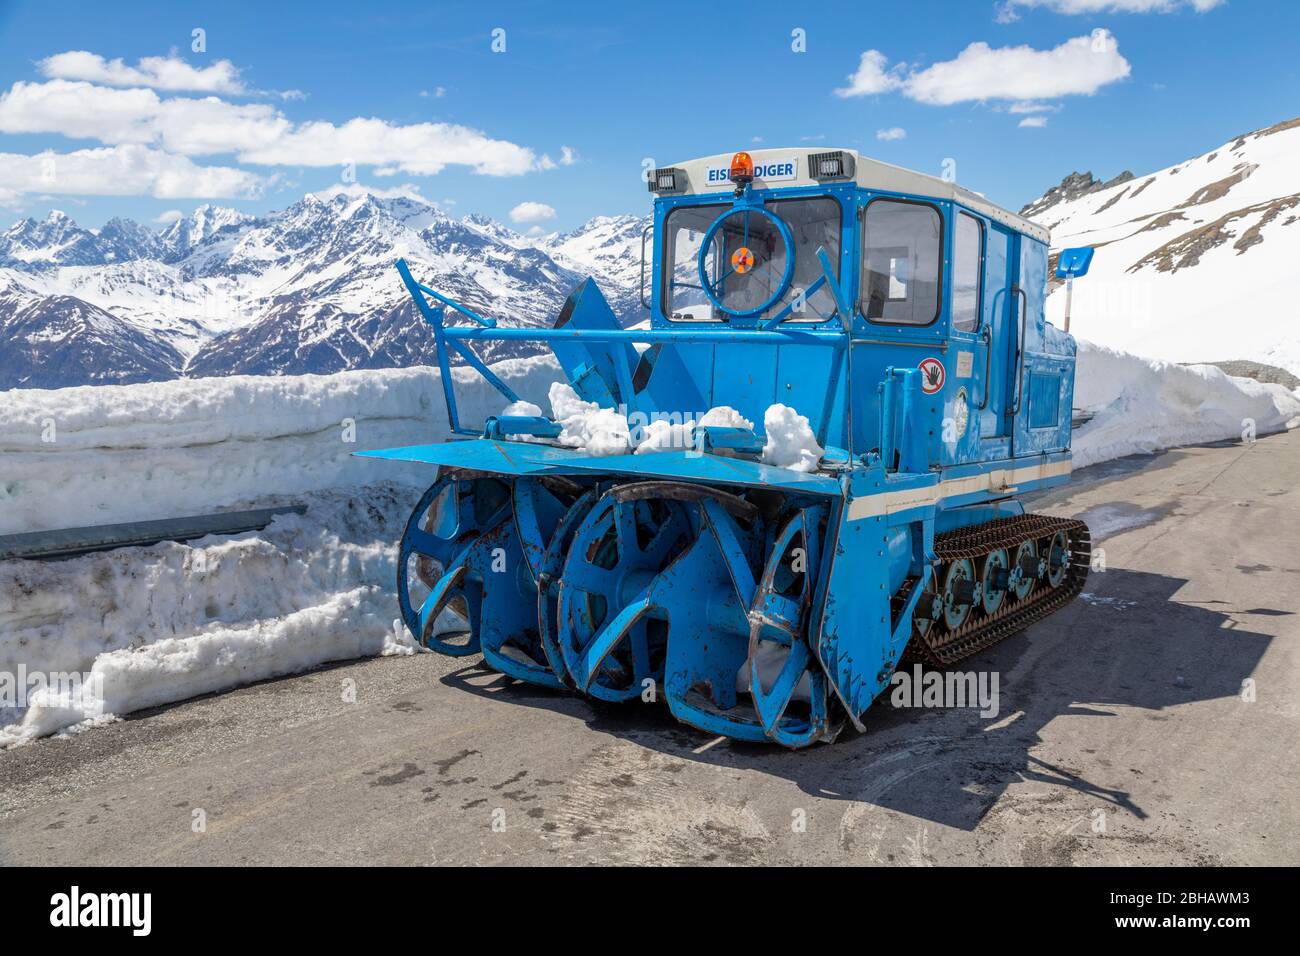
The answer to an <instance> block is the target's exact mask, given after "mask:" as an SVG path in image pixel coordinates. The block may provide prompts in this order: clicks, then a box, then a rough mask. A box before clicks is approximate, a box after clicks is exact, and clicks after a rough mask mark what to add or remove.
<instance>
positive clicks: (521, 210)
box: [510, 202, 555, 223]
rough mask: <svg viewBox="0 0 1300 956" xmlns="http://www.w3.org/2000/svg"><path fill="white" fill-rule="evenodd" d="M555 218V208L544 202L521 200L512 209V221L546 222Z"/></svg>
mask: <svg viewBox="0 0 1300 956" xmlns="http://www.w3.org/2000/svg"><path fill="white" fill-rule="evenodd" d="M554 218H555V209H554V208H553V207H551V206H548V205H546V203H542V202H521V203H520V204H519V205H518V206H516V207H515V208H514V209H511V210H510V221H511V222H519V223H526V222H545V221H546V220H547V219H554Z"/></svg>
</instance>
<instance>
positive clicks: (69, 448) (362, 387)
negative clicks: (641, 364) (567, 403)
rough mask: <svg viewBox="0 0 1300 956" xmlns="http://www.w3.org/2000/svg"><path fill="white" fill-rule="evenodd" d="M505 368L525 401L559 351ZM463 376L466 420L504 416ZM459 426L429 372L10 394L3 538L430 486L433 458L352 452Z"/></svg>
mask: <svg viewBox="0 0 1300 956" xmlns="http://www.w3.org/2000/svg"><path fill="white" fill-rule="evenodd" d="M495 370H496V372H497V374H498V375H499V376H501V378H503V379H504V380H505V381H506V382H508V383H509V384H510V385H511V387H512V388H513V389H514V390H515V391H516V392H517V393H518V394H519V395H520V396H521V397H522V398H523V399H525V400H528V399H533V400H541V399H543V397H544V396H545V395H546V391H547V388H548V387H549V386H550V384H551V383H552V382H554V381H555V379H556V378H557V377H558V376H559V375H560V372H559V368H558V366H557V365H556V364H555V361H554V359H553V358H551V357H550V356H544V357H534V358H527V359H510V360H507V361H504V362H500V363H498V364H497V365H496V366H495ZM453 376H454V378H455V380H456V394H457V398H458V402H457V405H458V408H459V410H460V417H461V421H462V423H463V424H466V425H475V424H480V423H482V422H483V421H484V419H486V418H487V417H488V416H489V415H491V414H495V413H496V412H497V411H498V408H499V405H500V402H501V396H500V394H499V393H498V392H496V391H495V390H494V389H493V388H492V387H491V386H489V385H488V384H487V382H486V381H484V380H483V379H482V378H480V377H479V376H478V374H477V373H476V372H474V371H473V370H472V369H468V368H464V369H456V370H454V371H453ZM447 434H448V432H447V417H446V411H445V409H444V406H443V399H442V387H441V385H440V383H439V377H438V372H437V370H436V369H429V368H415V369H384V370H378V371H358V372H341V373H339V374H337V375H299V376H286V377H261V376H234V377H231V378H206V379H194V380H181V381H171V382H158V383H149V384H143V385H109V386H97V387H96V386H85V387H79V388H63V389H54V390H45V389H30V390H14V391H8V392H5V393H4V400H3V402H0V456H3V461H4V471H3V475H0V534H9V533H13V532H22V531H42V530H47V529H51V528H75V527H81V526H86V525H97V524H112V523H115V522H121V521H140V520H148V519H152V518H166V517H179V516H181V515H192V514H200V513H205V512H208V511H211V510H214V509H221V508H225V507H228V506H230V505H232V504H233V503H235V502H237V501H246V500H249V499H252V498H255V497H257V496H259V495H266V494H268V493H274V494H281V495H293V494H299V493H302V492H307V491H314V490H319V489H322V488H336V487H344V486H350V485H362V484H366V483H369V482H374V481H381V482H382V481H389V480H393V479H397V480H406V481H409V482H410V483H412V484H413V485H427V484H428V480H427V479H428V468H427V466H419V465H408V464H403V463H400V462H390V461H378V460H374V459H368V458H355V457H353V456H352V453H353V452H355V451H357V450H359V449H375V448H392V447H397V446H401V445H418V444H428V443H430V442H435V441H442V440H443V439H445V438H446V437H447Z"/></svg>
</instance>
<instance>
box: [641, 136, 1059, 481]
mask: <svg viewBox="0 0 1300 956" xmlns="http://www.w3.org/2000/svg"><path fill="white" fill-rule="evenodd" d="M649 186H650V191H651V192H652V193H653V194H654V195H655V212H654V227H653V235H654V253H653V267H652V269H651V270H649V271H650V275H649V277H648V278H649V279H650V288H649V290H646V289H644V288H643V290H642V302H643V304H644V305H645V306H646V307H647V308H648V309H649V310H650V317H651V321H650V324H651V327H652V328H655V329H677V330H680V331H688V330H690V329H700V328H708V327H712V328H715V329H716V328H718V327H726V328H733V329H751V330H777V329H779V330H781V331H784V332H792V331H798V330H801V329H802V330H808V331H815V330H823V329H824V330H831V329H835V330H844V329H847V330H848V331H849V332H850V333H851V339H852V343H853V344H852V346H851V350H852V353H853V355H852V362H853V363H854V372H853V380H854V381H855V382H859V383H876V382H880V381H882V380H883V379H884V378H885V377H887V372H888V370H889V369H891V368H895V369H897V368H920V369H921V371H922V373H923V375H924V386H925V387H924V393H925V395H926V396H927V397H931V396H932V397H933V400H934V402H935V403H940V404H941V405H942V409H940V408H938V407H936V412H938V413H939V414H940V418H941V419H942V420H948V419H951V420H952V421H955V422H956V423H957V424H958V425H959V426H960V428H959V431H960V434H958V435H956V436H955V437H953V436H952V435H951V434H950V435H949V436H948V437H949V439H950V440H948V441H944V440H943V439H942V438H941V436H939V435H937V434H936V435H935V436H934V438H933V440H932V442H931V455H930V460H931V462H933V463H934V464H936V465H939V466H945V465H952V464H958V463H962V462H972V461H981V460H984V461H988V460H995V459H999V458H1007V457H1012V456H1013V455H1022V454H1026V453H1030V452H1049V451H1054V450H1058V449H1064V448H1068V447H1069V415H1068V409H1069V408H1070V399H1071V398H1072V380H1073V375H1072V369H1073V361H1074V343H1073V341H1072V340H1070V339H1069V338H1068V337H1067V336H1064V335H1063V334H1061V333H1059V332H1056V330H1055V329H1053V328H1051V327H1049V326H1047V325H1046V322H1045V316H1044V302H1045V299H1046V295H1047V265H1048V245H1047V244H1048V239H1049V235H1048V232H1047V230H1046V229H1044V228H1043V227H1042V226H1039V225H1038V224H1036V223H1033V222H1030V221H1029V220H1027V219H1024V218H1023V217H1021V216H1018V215H1016V214H1015V213H1013V212H1010V211H1008V210H1006V209H1003V208H1001V207H999V206H997V205H995V204H993V203H991V202H989V201H988V200H987V199H985V198H984V197H983V196H981V195H979V194H978V193H975V192H972V191H970V190H968V189H964V188H963V187H961V186H958V185H957V184H956V183H955V182H953V181H952V180H951V179H950V178H948V177H939V176H929V175H926V174H924V173H918V172H913V171H911V170H907V169H903V168H900V167H898V166H893V165H890V164H888V163H882V162H879V161H877V160H874V159H871V158H869V157H866V156H862V155H860V154H859V153H857V152H855V151H853V150H847V149H837V150H809V149H765V150H756V151H753V152H741V153H735V154H721V155H716V156H709V157H705V158H702V159H695V160H691V161H688V162H683V163H677V164H675V165H673V166H669V167H663V168H659V169H655V170H653V171H652V174H651V176H650V180H649ZM647 291H648V295H647V294H646V293H647ZM681 352H682V358H683V361H684V362H685V364H686V365H687V366H688V367H689V369H690V375H691V377H692V378H693V379H695V380H696V381H700V382H708V383H710V388H709V392H710V394H709V395H708V400H709V401H711V402H712V403H714V404H735V403H736V402H744V403H745V404H744V406H743V407H742V406H741V405H736V406H735V407H738V408H741V409H742V411H746V412H757V413H759V414H761V410H760V408H761V407H765V405H766V403H770V402H774V401H779V402H784V403H786V404H789V405H791V406H793V407H795V408H797V409H798V411H799V412H800V413H802V414H805V415H807V416H808V417H809V419H810V420H811V421H812V422H813V425H814V428H817V429H819V430H820V428H821V427H822V426H825V425H828V424H829V423H830V421H831V420H836V419H839V417H840V416H841V415H842V414H844V413H845V412H850V413H851V414H849V416H848V417H849V418H851V419H852V425H851V427H852V429H853V431H854V433H855V439H854V441H853V442H852V444H853V446H854V447H863V444H862V443H863V442H870V443H872V444H874V443H875V442H876V441H878V440H879V435H873V434H871V432H872V430H873V428H874V424H873V422H874V420H876V419H877V418H878V413H879V408H878V406H877V404H876V402H875V399H874V395H873V394H871V393H868V394H861V395H855V396H853V398H852V399H851V400H850V402H851V404H852V405H853V406H854V407H853V409H843V408H830V407H825V406H824V404H823V402H822V398H823V396H824V394H825V386H826V383H827V382H828V381H830V380H832V379H833V378H834V377H835V375H837V374H838V372H837V369H836V365H835V363H836V361H837V360H836V359H835V357H834V356H833V355H832V354H830V353H824V354H821V355H818V356H816V357H813V356H811V355H809V354H807V353H806V350H801V349H799V348H798V346H797V345H781V346H779V347H778V348H776V349H770V350H763V349H759V348H756V347H755V346H747V345H741V344H740V343H736V344H734V345H732V344H726V343H723V344H715V345H709V346H700V347H686V346H683V347H682V349H681ZM795 353H798V356H797V359H798V360H797V361H796V360H795V359H796V355H795ZM1031 388H1032V389H1034V390H1035V393H1036V396H1037V398H1036V401H1037V407H1036V408H1031V407H1030V406H1031V404H1032V403H1031V401H1030V400H1029V398H1028V397H1027V396H1026V392H1027V391H1029V390H1030V389H1031ZM1063 410H1064V411H1063ZM866 447H871V444H867V445H866Z"/></svg>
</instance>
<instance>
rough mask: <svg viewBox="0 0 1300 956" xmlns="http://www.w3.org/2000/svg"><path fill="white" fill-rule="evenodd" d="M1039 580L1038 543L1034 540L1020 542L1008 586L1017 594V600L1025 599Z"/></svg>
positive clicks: (1012, 563)
mask: <svg viewBox="0 0 1300 956" xmlns="http://www.w3.org/2000/svg"><path fill="white" fill-rule="evenodd" d="M1037 580H1038V544H1037V542H1035V541H1033V540H1029V541H1022V542H1020V547H1018V548H1016V556H1015V560H1013V561H1012V562H1011V574H1010V575H1009V577H1008V579H1007V588H1008V590H1010V592H1011V593H1012V594H1014V595H1015V597H1016V600H1017V601H1023V600H1024V599H1025V598H1027V597H1028V596H1029V592H1030V591H1032V590H1033V589H1034V582H1036V581H1037Z"/></svg>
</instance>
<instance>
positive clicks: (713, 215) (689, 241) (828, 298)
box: [663, 196, 841, 322]
mask: <svg viewBox="0 0 1300 956" xmlns="http://www.w3.org/2000/svg"><path fill="white" fill-rule="evenodd" d="M732 208H734V207H732V205H731V204H730V203H715V204H709V205H706V206H680V207H678V208H677V209H674V210H672V212H670V213H669V214H668V216H667V218H666V219H665V221H664V233H665V240H664V241H665V243H666V245H665V248H664V260H663V261H664V269H663V275H664V288H663V305H664V313H665V314H666V315H667V316H668V317H669V318H671V319H676V320H678V321H726V320H728V319H729V318H730V315H729V314H728V313H727V312H724V311H723V310H721V309H718V308H715V307H714V305H713V303H712V302H710V301H709V297H708V296H707V295H706V294H705V291H704V289H703V287H702V285H701V283H700V273H699V255H700V246H701V244H702V243H703V242H704V235H705V233H707V232H708V231H709V227H711V226H712V225H713V223H714V222H715V221H716V220H717V219H718V217H720V216H723V215H724V214H726V213H727V212H728V210H730V209H732ZM764 208H765V209H766V210H767V211H768V212H770V213H772V214H773V215H775V216H777V217H779V218H780V219H781V221H782V222H783V223H785V226H786V228H788V229H789V231H790V236H791V238H792V239H793V244H794V248H793V249H786V248H785V240H784V239H783V238H782V236H781V234H780V231H779V230H778V229H777V228H776V227H775V225H774V224H773V223H772V222H771V220H769V219H767V218H766V217H764V216H759V215H750V216H744V215H741V214H739V213H738V214H735V215H729V216H728V217H727V219H726V220H724V222H723V225H722V226H721V227H720V228H719V229H718V230H717V231H716V232H715V233H714V234H713V238H712V240H711V243H710V248H709V250H708V252H707V253H706V255H705V274H706V275H707V276H708V277H709V281H710V283H711V284H713V286H714V288H715V293H716V294H717V296H718V297H719V300H720V301H721V302H722V304H723V305H724V306H726V307H727V308H729V309H734V310H736V311H738V312H743V311H748V310H750V309H753V308H758V307H760V306H761V305H762V304H763V303H764V302H766V301H768V299H770V298H771V297H772V295H773V294H774V293H775V292H776V291H777V290H778V289H779V288H780V283H781V280H782V279H783V278H784V277H785V272H786V266H787V257H788V256H791V255H793V256H794V266H793V269H792V271H791V278H790V284H789V286H788V287H787V288H786V289H785V291H784V292H783V293H782V294H781V296H780V298H778V299H777V300H776V301H775V302H773V303H772V305H770V306H769V307H768V308H767V309H766V310H765V311H764V312H763V316H772V315H775V314H777V313H778V312H780V311H781V310H782V309H784V308H785V307H786V306H787V305H790V304H791V303H792V302H795V300H796V297H797V296H799V295H800V294H801V293H805V290H807V288H808V287H809V286H810V285H812V284H813V282H815V281H816V280H817V278H818V277H819V276H820V275H821V265H820V263H819V262H818V261H817V249H818V247H824V248H825V249H826V253H827V255H828V256H829V257H830V261H831V263H832V265H833V267H834V270H835V272H834V274H835V277H836V279H838V278H839V260H840V228H841V224H840V204H839V202H838V200H835V199H832V198H830V197H827V196H813V197H808V198H803V199H774V200H768V202H767V203H766V204H765V205H764ZM742 249H743V250H746V251H747V252H748V253H750V254H751V255H752V256H753V261H752V263H749V264H748V265H747V267H746V268H745V269H744V270H743V271H742V270H740V269H737V268H735V266H734V263H733V261H732V257H733V255H734V254H735V253H737V251H738V250H742ZM797 304H798V303H796V305H797ZM802 304H803V308H802V311H797V312H796V313H795V314H794V315H792V316H791V317H790V320H789V321H792V322H797V321H805V322H822V321H825V320H826V319H830V318H833V317H834V315H835V297H834V296H833V295H832V294H831V293H830V292H829V291H828V290H827V289H825V288H820V289H818V290H817V291H815V292H814V293H813V294H811V295H806V294H805V295H804V296H803V300H802Z"/></svg>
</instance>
